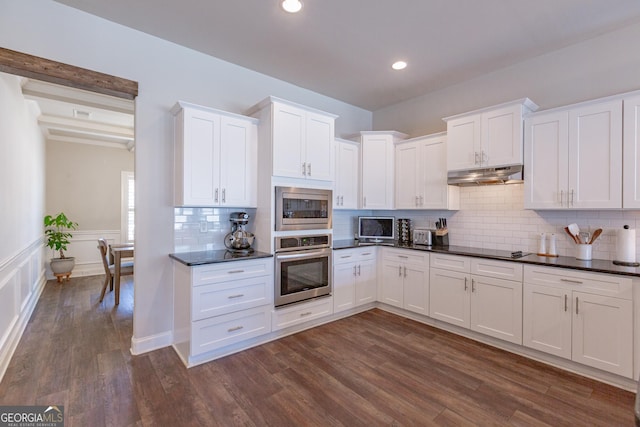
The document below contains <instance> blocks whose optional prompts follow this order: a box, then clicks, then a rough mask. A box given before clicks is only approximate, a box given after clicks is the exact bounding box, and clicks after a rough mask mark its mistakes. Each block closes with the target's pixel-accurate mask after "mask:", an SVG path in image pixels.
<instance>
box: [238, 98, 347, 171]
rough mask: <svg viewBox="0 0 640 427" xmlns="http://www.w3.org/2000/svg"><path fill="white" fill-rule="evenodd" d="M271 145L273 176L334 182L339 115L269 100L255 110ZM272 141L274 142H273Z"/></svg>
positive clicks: (252, 113)
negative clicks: (336, 129)
mask: <svg viewBox="0 0 640 427" xmlns="http://www.w3.org/2000/svg"><path fill="white" fill-rule="evenodd" d="M249 114H250V115H252V116H255V117H258V118H259V119H260V122H261V126H268V127H269V130H270V132H263V133H261V135H265V137H266V138H265V139H267V140H266V141H264V143H271V144H272V149H271V156H272V165H273V169H272V175H273V176H280V177H287V178H300V179H314V180H319V181H333V179H334V172H333V140H334V137H335V119H336V117H337V116H336V115H333V114H330V113H325V112H323V111H318V110H314V109H312V108H309V107H305V106H302V105H298V104H295V103H292V102H289V101H284V100H282V99H278V98H275V97H269V98H267V99H265V100H264V101H262V102H261V103H259V104H258V105H256V106H255V107H253V108H252V109H251V110H250V112H249ZM269 140H270V141H269Z"/></svg>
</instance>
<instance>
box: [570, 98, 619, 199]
mask: <svg viewBox="0 0 640 427" xmlns="http://www.w3.org/2000/svg"><path fill="white" fill-rule="evenodd" d="M569 207H571V208H580V209H585V208H588V209H603V208H622V101H619V100H618V101H611V102H604V103H598V104H594V105H589V106H585V107H582V108H578V109H575V110H571V111H570V112H569Z"/></svg>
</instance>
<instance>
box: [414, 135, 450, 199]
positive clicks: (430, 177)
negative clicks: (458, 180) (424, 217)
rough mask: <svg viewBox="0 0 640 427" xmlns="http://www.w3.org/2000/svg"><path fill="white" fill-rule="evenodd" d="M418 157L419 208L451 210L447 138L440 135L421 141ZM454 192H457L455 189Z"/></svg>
mask: <svg viewBox="0 0 640 427" xmlns="http://www.w3.org/2000/svg"><path fill="white" fill-rule="evenodd" d="M418 155H419V164H420V170H419V175H418V193H419V197H420V208H421V209H449V208H451V205H450V204H449V186H448V185H447V137H446V136H445V135H441V136H438V137H435V138H429V139H426V140H424V141H421V143H420V149H419V151H418ZM454 191H456V192H457V187H456V190H454Z"/></svg>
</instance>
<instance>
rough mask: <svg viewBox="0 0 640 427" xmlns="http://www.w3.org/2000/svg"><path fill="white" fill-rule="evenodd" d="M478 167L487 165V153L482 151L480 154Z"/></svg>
mask: <svg viewBox="0 0 640 427" xmlns="http://www.w3.org/2000/svg"><path fill="white" fill-rule="evenodd" d="M480 153H481V154H480V166H482V164H483V163H487V162H488V161H489V156H488V155H487V153H485V152H484V150H482V151H481V152H480Z"/></svg>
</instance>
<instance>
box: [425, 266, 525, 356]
mask: <svg viewBox="0 0 640 427" xmlns="http://www.w3.org/2000/svg"><path fill="white" fill-rule="evenodd" d="M429 279H430V280H429V282H430V283H429V286H430V296H429V313H430V316H431V317H433V318H434V319H438V320H441V321H443V322H447V323H451V324H454V325H457V326H460V327H463V328H468V329H471V330H473V331H476V332H480V333H483V334H485V335H489V336H492V337H495V338H500V339H503V340H505V341H509V342H512V343H516V344H522V265H521V264H518V263H513V262H508V261H495V260H487V259H482V258H469V257H464V256H456V255H445V254H431V270H430V278H429Z"/></svg>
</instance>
